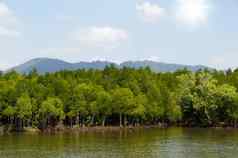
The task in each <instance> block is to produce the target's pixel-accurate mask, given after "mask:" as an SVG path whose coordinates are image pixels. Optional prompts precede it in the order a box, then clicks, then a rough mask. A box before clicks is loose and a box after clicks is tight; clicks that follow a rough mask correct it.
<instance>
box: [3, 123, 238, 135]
mask: <svg viewBox="0 0 238 158" xmlns="http://www.w3.org/2000/svg"><path fill="white" fill-rule="evenodd" d="M175 127H183V128H205V129H219V128H220V129H237V128H235V127H231V126H209V127H202V126H183V125H168V124H158V125H141V126H124V127H120V126H85V127H79V126H74V127H67V126H62V125H61V126H56V127H48V128H46V129H38V128H33V127H25V128H24V129H23V131H21V132H24V133H61V132H62V133H87V132H120V131H131V132H133V131H138V130H143V129H153V128H161V129H165V128H175ZM11 132H16V131H15V130H13V128H12V127H9V126H0V134H4V133H11Z"/></svg>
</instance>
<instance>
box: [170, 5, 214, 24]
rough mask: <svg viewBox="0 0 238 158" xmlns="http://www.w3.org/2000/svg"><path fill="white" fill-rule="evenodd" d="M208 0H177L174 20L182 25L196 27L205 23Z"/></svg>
mask: <svg viewBox="0 0 238 158" xmlns="http://www.w3.org/2000/svg"><path fill="white" fill-rule="evenodd" d="M208 11H209V5H208V0H177V5H176V10H175V12H176V13H175V14H176V18H177V20H178V21H179V22H182V23H184V24H188V25H192V26H197V25H201V24H205V23H207V20H208Z"/></svg>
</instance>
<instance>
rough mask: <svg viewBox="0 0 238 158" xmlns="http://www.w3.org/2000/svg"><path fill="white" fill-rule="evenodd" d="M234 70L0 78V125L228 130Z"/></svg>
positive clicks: (236, 116) (236, 103)
mask: <svg viewBox="0 0 238 158" xmlns="http://www.w3.org/2000/svg"><path fill="white" fill-rule="evenodd" d="M237 88H238V70H234V71H231V70H228V71H215V70H213V71H209V70H201V71H197V72H190V71H188V70H186V69H184V70H179V71H176V72H173V73H172V72H167V73H166V72H163V73H155V72H153V71H151V70H150V68H148V67H147V68H141V69H133V68H127V67H124V68H122V69H118V68H116V67H115V66H113V65H110V66H107V67H106V68H105V69H104V70H93V69H90V70H84V69H81V70H76V71H60V72H56V73H47V74H44V75H39V74H38V73H37V72H36V71H35V70H34V71H32V72H31V73H29V74H19V73H17V72H14V71H11V72H8V73H5V74H1V75H0V126H7V127H11V129H14V130H19V131H20V130H22V129H24V127H34V128H39V129H42V130H44V129H47V128H52V127H56V126H57V125H59V124H60V125H64V126H65V127H69V128H73V127H84V126H121V127H122V126H139V125H158V124H167V125H181V126H203V127H210V126H232V127H236V125H237V121H238V92H237Z"/></svg>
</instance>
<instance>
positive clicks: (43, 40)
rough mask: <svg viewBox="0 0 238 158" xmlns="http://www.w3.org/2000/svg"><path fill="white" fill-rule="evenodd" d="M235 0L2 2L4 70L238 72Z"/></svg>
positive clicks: (0, 23) (0, 60)
mask: <svg viewBox="0 0 238 158" xmlns="http://www.w3.org/2000/svg"><path fill="white" fill-rule="evenodd" d="M237 16H238V1H235V0H227V1H215V0H170V1H167V0H131V1H126V0H122V1H115V0H114V1H112V0H102V1H96V2H95V1H94V2H92V1H76V0H72V1H70V2H69V1H67V0H60V1H56V0H51V1H47V0H42V1H27V2H23V1H16V0H7V1H0V42H1V45H0V49H1V58H0V70H6V69H8V68H11V67H13V66H16V65H19V64H22V63H24V62H26V61H28V60H30V59H34V58H39V57H47V58H56V59H60V60H64V61H67V62H74V63H75V62H80V61H95V60H106V61H112V62H117V63H118V62H123V61H128V60H129V61H135V60H152V61H157V62H164V63H174V64H184V65H205V66H209V67H214V68H218V69H227V68H235V67H238V64H237V63H236V58H237V57H238V45H237V41H238V22H236V17H237Z"/></svg>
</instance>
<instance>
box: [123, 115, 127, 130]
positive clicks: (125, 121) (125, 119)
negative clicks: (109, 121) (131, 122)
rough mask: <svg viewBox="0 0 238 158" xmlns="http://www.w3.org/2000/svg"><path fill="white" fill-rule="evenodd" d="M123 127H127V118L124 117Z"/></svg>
mask: <svg viewBox="0 0 238 158" xmlns="http://www.w3.org/2000/svg"><path fill="white" fill-rule="evenodd" d="M124 126H125V127H126V126H127V116H126V115H124Z"/></svg>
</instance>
